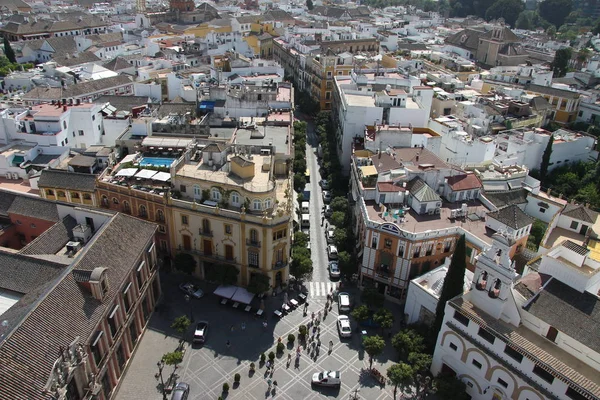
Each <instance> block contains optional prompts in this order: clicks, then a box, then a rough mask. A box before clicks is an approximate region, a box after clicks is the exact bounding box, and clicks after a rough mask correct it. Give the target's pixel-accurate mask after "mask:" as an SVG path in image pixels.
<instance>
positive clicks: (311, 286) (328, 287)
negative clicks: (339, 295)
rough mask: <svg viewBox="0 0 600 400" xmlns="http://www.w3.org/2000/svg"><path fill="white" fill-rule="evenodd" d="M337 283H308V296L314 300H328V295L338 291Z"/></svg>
mask: <svg viewBox="0 0 600 400" xmlns="http://www.w3.org/2000/svg"><path fill="white" fill-rule="evenodd" d="M337 285H338V284H337V283H336V282H307V287H308V296H309V297H312V298H326V297H327V294H329V293H331V292H335V291H336V290H337Z"/></svg>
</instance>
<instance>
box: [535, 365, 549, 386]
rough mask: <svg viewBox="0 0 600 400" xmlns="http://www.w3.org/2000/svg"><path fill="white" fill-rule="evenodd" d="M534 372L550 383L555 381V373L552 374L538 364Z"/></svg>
mask: <svg viewBox="0 0 600 400" xmlns="http://www.w3.org/2000/svg"><path fill="white" fill-rule="evenodd" d="M533 373H534V374H536V375H537V376H539V377H540V378H542V379H543V380H545V381H546V382H548V383H550V384H552V382H554V375H552V374H551V373H550V372H548V371H546V370H545V369H543V368H542V367H540V366H539V365H536V366H535V367H533Z"/></svg>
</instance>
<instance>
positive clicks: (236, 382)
mask: <svg viewBox="0 0 600 400" xmlns="http://www.w3.org/2000/svg"><path fill="white" fill-rule="evenodd" d="M240 379H242V377H241V376H240V374H235V375H234V376H233V382H234V384H235V385H236V386H239V384H240Z"/></svg>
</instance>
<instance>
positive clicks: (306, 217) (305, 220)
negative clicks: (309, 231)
mask: <svg viewBox="0 0 600 400" xmlns="http://www.w3.org/2000/svg"><path fill="white" fill-rule="evenodd" d="M301 221H302V222H301V225H300V226H301V227H302V228H308V227H310V215H308V214H302V220H301Z"/></svg>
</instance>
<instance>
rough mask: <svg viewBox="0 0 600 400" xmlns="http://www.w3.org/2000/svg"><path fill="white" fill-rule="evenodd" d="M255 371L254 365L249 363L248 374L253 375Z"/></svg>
mask: <svg viewBox="0 0 600 400" xmlns="http://www.w3.org/2000/svg"><path fill="white" fill-rule="evenodd" d="M254 371H256V365H255V364H254V363H253V362H252V363H250V373H251V374H253V373H254Z"/></svg>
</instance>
